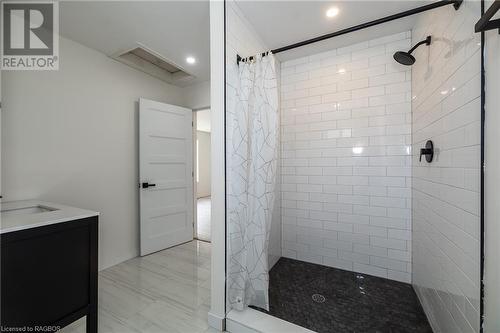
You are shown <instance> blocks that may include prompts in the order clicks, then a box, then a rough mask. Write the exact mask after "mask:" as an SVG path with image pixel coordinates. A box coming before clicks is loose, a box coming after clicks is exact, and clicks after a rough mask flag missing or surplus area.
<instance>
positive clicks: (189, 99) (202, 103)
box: [183, 81, 210, 110]
mask: <svg viewBox="0 0 500 333" xmlns="http://www.w3.org/2000/svg"><path fill="white" fill-rule="evenodd" d="M183 93H184V105H185V106H186V107H187V108H190V109H194V110H198V109H202V108H209V107H210V81H205V82H200V83H196V84H193V85H190V86H187V87H185V88H184V89H183Z"/></svg>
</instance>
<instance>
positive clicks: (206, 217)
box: [196, 197, 212, 242]
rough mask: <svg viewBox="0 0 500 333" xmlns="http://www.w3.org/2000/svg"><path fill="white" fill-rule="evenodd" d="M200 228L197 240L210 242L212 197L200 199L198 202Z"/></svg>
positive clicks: (197, 232)
mask: <svg viewBox="0 0 500 333" xmlns="http://www.w3.org/2000/svg"><path fill="white" fill-rule="evenodd" d="M197 203H198V206H197V216H198V228H197V230H196V238H198V239H199V240H202V241H206V242H210V239H211V238H210V212H211V206H212V199H211V197H204V198H199V199H198V200H197Z"/></svg>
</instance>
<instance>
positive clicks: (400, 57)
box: [394, 36, 431, 66]
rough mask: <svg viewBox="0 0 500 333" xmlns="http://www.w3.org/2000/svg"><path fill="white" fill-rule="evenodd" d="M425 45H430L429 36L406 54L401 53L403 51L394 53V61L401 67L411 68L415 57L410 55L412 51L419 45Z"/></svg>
mask: <svg viewBox="0 0 500 333" xmlns="http://www.w3.org/2000/svg"><path fill="white" fill-rule="evenodd" d="M422 44H425V45H431V36H427V38H426V39H424V40H423V41H421V42H418V43H417V44H416V45H415V46H414V47H412V48H411V49H410V50H409V51H408V52H403V51H398V52H396V53H394V60H396V61H397V62H399V63H400V64H402V65H406V66H411V65H413V64H414V63H415V57H414V56H412V55H411V53H412V52H413V51H415V49H416V48H417V47H419V46H420V45H422Z"/></svg>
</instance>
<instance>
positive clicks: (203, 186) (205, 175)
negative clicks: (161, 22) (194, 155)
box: [196, 131, 211, 198]
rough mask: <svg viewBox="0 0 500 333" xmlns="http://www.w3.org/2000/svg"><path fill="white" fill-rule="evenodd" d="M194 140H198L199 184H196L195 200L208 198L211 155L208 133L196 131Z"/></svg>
mask: <svg viewBox="0 0 500 333" xmlns="http://www.w3.org/2000/svg"><path fill="white" fill-rule="evenodd" d="M196 139H197V140H198V158H199V162H198V174H199V180H200V181H199V182H198V183H197V184H196V192H197V193H196V196H197V198H202V197H209V196H210V193H211V192H210V190H211V181H210V173H211V166H210V161H211V158H210V156H211V154H210V141H211V136H210V133H209V132H203V131H196Z"/></svg>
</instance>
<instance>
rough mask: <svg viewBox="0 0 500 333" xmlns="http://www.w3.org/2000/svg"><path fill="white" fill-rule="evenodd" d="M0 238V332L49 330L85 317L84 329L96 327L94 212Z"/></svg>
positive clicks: (95, 226) (91, 330)
mask: <svg viewBox="0 0 500 333" xmlns="http://www.w3.org/2000/svg"><path fill="white" fill-rule="evenodd" d="M0 242H1V243H0V244H1V274H0V275H1V294H0V307H1V310H0V321H1V326H2V329H3V330H2V331H6V330H7V329H11V328H21V329H23V328H24V329H25V330H24V331H27V332H29V331H32V332H37V331H38V332H42V331H44V332H53V331H56V330H58V329H60V328H62V327H64V326H67V325H68V324H70V323H72V322H73V321H75V320H77V319H79V318H81V317H83V316H87V318H86V320H87V332H97V257H98V255H97V243H98V216H92V217H87V218H82V219H76V220H72V221H65V222H61V223H53V224H49V225H45V226H40V227H34V228H29V229H24V230H19V231H12V232H7V233H3V234H1V235H0ZM10 331H12V330H10Z"/></svg>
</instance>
